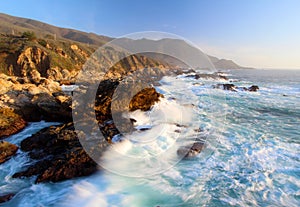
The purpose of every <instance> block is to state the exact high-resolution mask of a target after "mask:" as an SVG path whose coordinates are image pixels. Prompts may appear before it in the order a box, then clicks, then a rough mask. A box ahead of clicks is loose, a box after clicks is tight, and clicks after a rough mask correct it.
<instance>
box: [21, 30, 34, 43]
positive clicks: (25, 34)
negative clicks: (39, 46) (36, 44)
mask: <svg viewBox="0 0 300 207" xmlns="http://www.w3.org/2000/svg"><path fill="white" fill-rule="evenodd" d="M22 37H23V38H27V39H28V40H30V41H32V40H35V39H36V35H35V33H34V32H30V31H27V32H23V33H22Z"/></svg>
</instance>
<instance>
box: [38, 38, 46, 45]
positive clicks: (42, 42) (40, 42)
mask: <svg viewBox="0 0 300 207" xmlns="http://www.w3.org/2000/svg"><path fill="white" fill-rule="evenodd" d="M38 43H39V44H40V45H42V46H43V47H46V46H47V41H46V40H43V39H39V41H38Z"/></svg>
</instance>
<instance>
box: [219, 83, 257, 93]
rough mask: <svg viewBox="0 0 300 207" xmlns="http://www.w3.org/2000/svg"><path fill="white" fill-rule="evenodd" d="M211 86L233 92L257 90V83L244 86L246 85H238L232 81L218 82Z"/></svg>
mask: <svg viewBox="0 0 300 207" xmlns="http://www.w3.org/2000/svg"><path fill="white" fill-rule="evenodd" d="M213 88H216V89H223V90H225V91H233V92H237V91H249V92H257V91H258V90H259V87H258V86H257V85H252V86H250V87H248V88H246V87H238V86H236V85H234V84H232V83H220V84H217V85H214V86H213Z"/></svg>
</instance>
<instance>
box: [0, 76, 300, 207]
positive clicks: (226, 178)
mask: <svg viewBox="0 0 300 207" xmlns="http://www.w3.org/2000/svg"><path fill="white" fill-rule="evenodd" d="M229 74H230V78H231V79H232V81H233V83H234V84H235V85H237V86H247V87H248V86H251V85H253V84H255V85H258V86H259V87H260V90H259V91H258V92H256V93H254V92H244V91H240V92H230V91H223V90H219V89H213V88H212V87H211V85H212V84H215V83H216V81H215V80H201V79H199V80H195V79H192V78H186V77H184V76H178V77H173V78H171V77H165V78H164V79H163V80H162V81H161V83H162V86H160V87H158V88H157V90H159V91H160V92H161V93H163V94H164V95H165V100H164V101H163V102H162V103H161V104H158V105H156V106H155V108H154V109H153V111H154V112H153V114H154V115H156V116H161V115H160V112H164V114H163V116H162V117H163V119H164V121H165V122H164V124H165V125H164V128H163V129H164V130H161V129H159V130H160V131H163V132H161V133H158V131H159V130H158V129H157V125H160V126H161V124H160V123H161V122H160V120H159V119H156V118H155V116H154V115H153V114H152V115H150V116H148V117H145V116H144V115H145V114H134V115H132V116H135V117H138V118H139V120H138V121H139V122H140V123H141V125H149V123H150V124H152V128H151V129H150V130H148V131H145V132H142V133H140V134H133V135H132V136H131V137H128V140H127V142H123V143H122V144H121V145H120V146H119V148H118V149H122V150H120V151H113V152H115V153H116V152H118V153H120V155H121V156H122V157H125V156H128V157H130V158H128V159H126V160H123V159H118V158H119V157H114V156H112V158H111V156H110V157H109V158H106V157H104V159H106V164H107V163H108V164H107V165H106V168H107V170H104V171H102V172H100V173H98V174H96V175H93V176H90V177H86V178H79V179H74V180H70V181H65V182H61V183H57V184H53V183H48V184H33V179H25V180H21V179H12V178H11V175H12V174H13V173H14V172H16V171H18V170H19V169H21V168H22V167H24V165H25V166H26V165H27V164H28V163H29V162H30V160H29V159H28V157H27V156H26V154H24V153H22V152H19V154H18V155H17V156H16V157H14V158H13V159H11V160H10V161H8V162H6V163H5V164H3V165H0V177H1V181H0V190H1V192H12V191H18V192H19V193H17V195H16V196H15V198H13V199H12V200H11V201H10V202H8V203H6V204H2V205H0V206H89V207H90V206H99V207H103V206H118V207H119V206H125V207H126V206H132V207H135V206H137V207H140V206H143V207H144V206H145V207H147V206H149V207H152V206H155V207H156V206H160V207H163V206H186V207H190V206H300V131H299V124H300V72H299V71H288V70H285V71H270V70H239V71H229ZM225 82H226V81H225ZM171 97H172V99H171ZM174 98H175V99H176V101H174ZM173 102H176V104H175V103H173ZM192 104H193V105H192ZM176 106H182V107H183V108H182V109H181V111H180V110H179V111H177V109H176V110H175V109H174V107H176ZM190 110H192V115H191V114H190V112H191V111H190ZM172 111H173V114H172ZM174 111H176V113H174ZM178 114H180V115H181V116H178ZM166 117H167V118H166ZM178 117H181V119H179V118H178ZM138 118H137V119H138ZM166 120H167V121H166ZM175 121H177V122H178V121H181V122H184V123H185V124H186V125H188V129H182V128H176V127H175V128H174V126H173V125H172V122H175ZM186 122H187V123H186ZM188 122H190V123H188ZM46 125H48V123H44V122H41V123H34V124H32V125H31V126H29V127H28V128H27V131H26V130H25V131H23V132H21V133H19V134H18V135H14V136H13V137H10V138H9V139H8V140H9V141H11V142H13V143H16V144H18V143H19V142H20V140H21V139H23V138H25V137H26V136H29V135H30V134H32V133H34V132H35V131H38V129H39V128H43V127H45V126H46ZM199 127H200V128H201V132H200V133H194V129H195V128H199ZM176 129H179V130H182V133H181V134H180V135H181V136H180V137H179V138H178V137H176V136H175V133H174V130H176ZM157 130H158V131H157ZM160 131H159V132H160ZM153 134H154V135H157V136H154V140H153ZM195 137H201V138H205V139H206V148H205V149H204V151H203V152H202V153H200V154H199V155H198V156H196V157H194V158H191V159H185V160H181V161H179V162H178V163H177V162H172V161H174V154H172V153H174V152H173V151H172V150H170V151H164V150H165V149H166V148H168V146H169V145H173V146H175V148H176V147H179V146H181V145H185V144H187V143H188V141H190V138H195ZM147 138H149V139H150V138H151V140H153V141H152V142H147V143H148V144H147V143H146V144H145V143H143V145H137V144H136V142H138V139H147ZM132 140H135V142H133V141H132ZM125 149H126V150H125ZM113 152H111V151H108V153H113ZM154 152H155V153H158V155H159V156H157V157H155V159H157V160H155V161H156V162H159V163H160V164H163V163H166V166H169V165H167V164H170V163H172V166H171V167H168V168H162V169H163V170H161V171H160V172H159V173H156V174H153V175H149V176H146V173H145V176H131V175H136V174H135V173H133V172H142V173H144V172H147V171H149V170H150V168H151V164H152V163H151V162H149V163H140V162H135V161H134V160H133V159H131V157H132V156H133V155H142V156H145V157H147V156H150V155H153V153H154ZM149 154H150V155H149ZM150 158H153V157H151V156H150ZM153 159H154V158H153ZM124 168H126V169H127V170H128V171H126V172H125V171H123V170H124ZM118 170H119V171H118ZM131 172H132V173H133V174H130V173H131Z"/></svg>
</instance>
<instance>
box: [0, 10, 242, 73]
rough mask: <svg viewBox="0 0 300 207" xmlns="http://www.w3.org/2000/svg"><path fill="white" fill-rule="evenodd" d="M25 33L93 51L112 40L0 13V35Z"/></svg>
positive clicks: (227, 65) (218, 62) (224, 64)
mask: <svg viewBox="0 0 300 207" xmlns="http://www.w3.org/2000/svg"><path fill="white" fill-rule="evenodd" d="M26 31H31V32H34V33H35V34H36V35H37V36H38V37H42V38H45V37H48V38H52V39H55V40H56V39H61V40H69V41H74V42H77V43H82V44H87V45H88V47H91V48H94V49H96V48H97V47H99V46H101V45H103V44H105V43H106V42H109V41H111V40H113V39H114V38H112V37H107V36H104V35H98V34H95V33H88V32H84V31H79V30H76V29H69V28H62V27H56V26H54V25H51V24H48V23H44V22H41V21H37V20H33V19H28V18H23V17H15V16H11V15H7V14H3V13H0V33H6V34H22V33H23V32H26ZM175 41H176V40H175ZM207 57H208V58H209V59H210V61H211V62H212V63H213V64H214V66H215V68H216V69H245V68H248V67H243V66H240V65H238V64H236V63H235V62H234V61H232V60H226V59H219V58H217V57H214V56H210V55H207ZM171 62H173V61H171Z"/></svg>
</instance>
